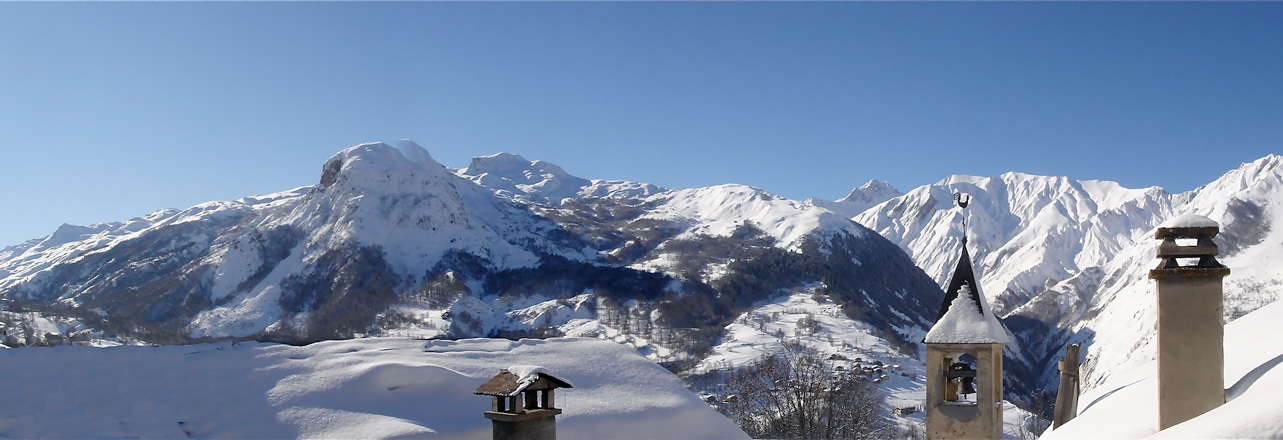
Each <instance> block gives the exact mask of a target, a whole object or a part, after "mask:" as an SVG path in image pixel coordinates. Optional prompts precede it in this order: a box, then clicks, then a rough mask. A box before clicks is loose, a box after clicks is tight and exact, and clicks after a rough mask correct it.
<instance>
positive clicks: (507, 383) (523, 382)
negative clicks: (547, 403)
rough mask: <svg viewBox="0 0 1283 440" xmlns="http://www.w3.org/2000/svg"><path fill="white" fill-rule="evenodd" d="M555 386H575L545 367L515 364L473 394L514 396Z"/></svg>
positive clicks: (501, 371)
mask: <svg viewBox="0 0 1283 440" xmlns="http://www.w3.org/2000/svg"><path fill="white" fill-rule="evenodd" d="M554 388H574V385H571V384H570V381H568V380H566V379H562V378H560V377H557V376H554V375H552V374H551V373H548V372H547V371H546V370H544V368H543V367H539V366H534V365H513V366H511V367H508V368H507V369H504V370H499V374H496V375H495V376H494V377H492V378H490V380H489V381H486V383H483V384H481V386H480V387H477V390H476V391H473V392H472V393H473V394H477V395H486V396H496V397H512V396H516V395H518V394H521V392H522V391H527V390H530V391H536V390H545V389H554Z"/></svg>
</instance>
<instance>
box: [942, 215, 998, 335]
mask: <svg viewBox="0 0 1283 440" xmlns="http://www.w3.org/2000/svg"><path fill="white" fill-rule="evenodd" d="M963 285H967V286H971V288H970V289H968V290H970V292H969V293H970V295H971V300H972V301H974V302H975V303H976V310H979V311H980V313H981V314H984V310H985V309H986V308H987V307H983V306H982V305H981V301H984V300H983V299H981V298H980V283H978V282H977V281H976V273H975V271H974V270H972V269H971V254H970V253H968V252H967V241H966V236H963V240H962V255H960V256H958V264H957V266H954V268H953V276H951V277H949V286H948V287H946V288H945V290H944V302H943V303H940V313H936V321H937V322H939V321H940V318H942V317H944V313H945V312H947V311H949V305H950V304H953V300H954V299H955V298H957V297H958V292H959V291H961V290H962V286H963Z"/></svg>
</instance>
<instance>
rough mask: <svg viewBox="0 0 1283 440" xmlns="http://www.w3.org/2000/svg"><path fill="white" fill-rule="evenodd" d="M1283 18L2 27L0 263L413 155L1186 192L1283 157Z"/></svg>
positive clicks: (298, 19) (757, 14)
mask: <svg viewBox="0 0 1283 440" xmlns="http://www.w3.org/2000/svg"><path fill="white" fill-rule="evenodd" d="M1280 23H1283V3H1264V4H1261V3H1194V4H1190V3H1148V2H1146V3H1105V4H1095V3H1050V4H1048V3H1015V4H1013V3H980V4H973V3H930V4H917V3H800V4H799V3H720V2H719V3H694V4H691V3H666V2H665V3H499V4H495V3H293V2H291V3H242V2H233V3H17V4H14V3H5V4H0V147H2V148H3V152H4V159H3V160H2V161H0V188H2V191H0V211H2V212H3V215H0V246H3V245H9V244H16V243H18V242H20V241H22V240H25V239H28V238H34V237H39V236H44V235H47V234H48V233H50V232H52V231H53V229H55V228H56V227H57V226H58V225H59V224H61V223H72V224H88V223H94V222H103V221H118V220H125V219H128V218H131V217H135V216H140V215H143V214H146V213H148V212H151V211H154V210H157V209H161V208H167V207H174V208H184V207H187V206H191V205H193V204H196V203H200V202H203V201H209V200H227V199H235V198H239V197H242V196H247V195H253V194H263V193H269V192H275V191H279V190H285V189H289V188H293V187H297V186H303V185H310V184H313V183H315V182H316V181H317V180H318V178H319V175H320V169H321V165H322V163H323V162H324V161H325V159H326V158H328V157H329V156H330V155H331V154H333V153H335V152H337V151H339V150H341V149H343V148H346V147H349V146H352V145H355V144H358V143H362V142H367V141H377V140H390V139H401V138H409V139H414V140H415V141H417V142H418V143H419V144H421V145H423V146H424V147H426V148H427V149H428V150H429V151H430V152H431V153H432V155H433V156H434V157H435V158H436V159H437V160H438V161H439V162H441V163H443V164H445V165H447V166H451V167H464V166H466V165H467V163H468V160H469V159H470V158H471V157H474V156H480V155H486V154H491V153H495V152H500V151H507V152H513V153H517V154H521V155H523V156H525V157H526V158H528V159H532V160H533V159H540V160H546V161H549V162H553V163H556V164H559V165H561V166H562V167H564V168H565V169H566V170H567V171H569V172H570V173H572V174H575V175H578V176H581V177H586V178H609V179H627V180H636V181H643V182H650V183H655V184H658V185H662V186H667V187H696V186H707V185H715V184H721V183H728V182H734V183H742V184H748V185H753V186H756V187H759V188H763V189H765V190H768V191H771V192H774V193H777V194H780V195H783V196H786V197H790V198H797V199H804V198H807V197H821V198H827V199H836V198H839V197H842V196H843V195H845V193H846V192H847V191H849V190H850V189H851V188H852V187H855V186H858V185H860V184H861V183H863V182H864V181H866V180H868V179H872V178H877V179H883V180H887V181H889V182H891V183H892V184H893V185H895V186H897V187H899V188H901V189H903V190H907V189H911V188H913V187H915V186H918V185H923V184H927V183H931V182H934V181H937V180H939V179H941V178H943V177H945V176H947V175H950V174H976V175H996V174H999V173H1002V172H1005V171H1022V172H1028V173H1034V174H1048V175H1066V176H1070V177H1072V178H1076V179H1104V180H1114V181H1118V182H1120V183H1122V184H1123V185H1125V186H1129V187H1147V186H1153V185H1158V186H1163V187H1165V188H1167V189H1168V190H1170V191H1186V190H1190V189H1193V188H1194V187H1196V186H1198V185H1201V184H1203V183H1207V182H1209V181H1211V180H1213V179H1215V178H1216V177H1217V176H1219V175H1220V174H1221V173H1223V172H1225V171H1228V170H1230V169H1232V168H1234V167H1236V166H1238V164H1240V163H1242V162H1246V161H1251V160H1254V159H1257V158H1259V157H1261V156H1264V155H1266V154H1269V153H1276V152H1280V151H1283V148H1281V147H1283V25H1280Z"/></svg>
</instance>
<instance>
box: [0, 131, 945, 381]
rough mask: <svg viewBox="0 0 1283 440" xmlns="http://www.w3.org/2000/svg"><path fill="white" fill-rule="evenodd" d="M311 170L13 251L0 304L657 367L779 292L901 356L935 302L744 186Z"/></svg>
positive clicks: (148, 324)
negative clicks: (539, 345) (614, 350)
mask: <svg viewBox="0 0 1283 440" xmlns="http://www.w3.org/2000/svg"><path fill="white" fill-rule="evenodd" d="M321 168H322V170H321V176H320V179H319V183H318V184H316V185H313V186H310V187H304V188H299V189H297V190H293V191H289V192H286V193H281V194H275V195H269V196H262V197H252V198H246V199H242V200H238V201H232V202H210V203H205V204H201V205H198V206H196V207H192V208H189V209H187V210H183V211H164V212H161V213H157V214H153V215H152V216H149V217H147V218H145V219H142V220H138V221H134V222H132V223H128V224H119V225H117V224H112V225H101V226H95V227H94V228H90V229H84V228H76V227H70V226H69V227H66V228H64V230H62V231H59V233H58V234H55V235H54V236H52V237H50V238H47V239H45V240H43V241H33V242H28V243H24V244H23V245H20V246H17V247H12V248H9V249H7V250H6V251H5V252H6V254H4V255H5V258H4V259H0V268H3V270H5V271H6V272H5V273H4V276H3V277H0V286H3V289H2V290H0V297H2V298H4V299H5V300H6V301H7V302H8V303H9V305H10V307H11V309H13V310H19V309H21V310H25V311H32V312H39V313H45V314H50V315H52V316H63V317H66V318H67V319H74V320H75V322H79V323H83V325H85V326H88V327H92V328H95V329H97V330H99V331H102V332H103V333H105V334H106V335H108V336H112V335H115V336H122V337H132V338H138V339H142V340H144V341H148V342H162V343H172V342H190V341H193V340H204V339H210V338H213V339H218V338H255V339H268V340H277V341H287V342H306V341H314V340H318V339H328V338H347V337H356V336H365V335H411V336H418V337H451V338H461V337H472V336H504V337H520V336H553V335H557V334H563V333H574V334H590V333H593V332H598V333H603V332H606V331H607V330H609V331H615V330H622V331H623V332H624V333H627V334H634V335H637V336H641V337H642V338H643V339H647V340H649V339H654V341H653V342H647V343H645V344H638V345H639V348H642V347H641V345H651V346H652V349H644V348H643V351H645V352H647V353H648V354H649V355H651V357H652V359H653V360H656V361H665V362H670V361H671V362H677V361H682V362H692V361H693V360H697V359H698V358H699V357H700V356H702V355H703V353H705V352H706V351H707V349H708V347H710V346H711V345H713V344H715V343H716V341H717V340H718V338H720V337H721V335H722V334H723V332H724V331H725V328H726V326H727V325H729V324H730V321H731V320H733V319H734V318H735V317H736V316H737V315H738V314H739V313H740V312H741V311H743V310H745V309H746V308H749V307H751V306H752V304H754V303H757V302H759V301H762V300H765V299H768V298H772V297H775V296H778V295H781V294H784V293H786V292H789V291H790V290H791V289H797V288H803V287H806V288H816V289H818V290H817V292H818V294H821V295H827V296H829V297H831V298H832V300H833V301H834V302H835V303H837V304H839V305H841V306H842V307H843V310H844V311H845V313H846V314H847V315H848V316H849V317H853V318H855V319H858V320H860V321H862V322H864V323H866V324H867V325H869V326H871V327H872V328H873V329H874V330H875V331H877V332H880V333H881V334H884V335H885V336H884V337H886V338H889V339H891V340H893V342H895V343H897V344H899V345H900V347H901V348H903V349H906V350H908V349H911V348H912V344H911V343H906V342H905V341H904V338H903V336H904V335H909V334H913V333H914V332H916V331H920V330H921V329H922V328H924V326H925V325H926V324H927V323H928V321H927V319H926V317H925V313H919V310H929V309H932V308H933V307H935V305H934V302H938V296H939V292H938V289H937V288H936V287H935V286H933V285H932V284H931V282H930V280H929V278H927V277H926V275H925V274H924V273H922V271H921V270H919V269H917V268H916V267H915V266H913V263H912V261H911V260H909V259H908V258H907V256H906V255H904V253H903V252H901V251H900V250H899V249H898V248H896V247H895V246H894V245H893V244H891V243H890V242H888V241H886V240H885V239H883V238H882V237H880V236H878V235H876V234H872V233H870V231H868V230H867V229H865V228H863V227H862V226H859V225H858V224H856V223H853V222H851V221H850V220H848V219H846V218H845V217H843V216H842V215H838V214H835V213H833V212H832V211H830V210H827V209H824V208H822V207H818V206H815V205H813V204H811V203H807V202H797V201H792V200H787V199H783V198H780V197H778V196H775V195H772V194H769V193H767V192H765V191H761V190H759V189H755V188H750V187H745V186H740V185H722V186H716V187H709V188H695V189H683V190H662V189H660V188H657V187H654V186H652V185H646V184H639V183H633V182H622V181H607V180H591V181H590V180H587V179H580V178H577V177H574V176H571V175H569V174H568V173H566V172H565V171H564V170H561V168H560V167H557V166H556V165H553V164H548V163H545V162H540V161H527V160H525V159H524V158H521V157H519V156H515V155H505V154H500V155H495V156H488V157H483V158H478V159H476V160H474V161H473V163H472V164H471V166H469V168H467V169H464V170H450V169H448V168H446V167H444V166H442V165H441V164H439V163H437V162H435V161H434V160H433V159H432V157H431V156H430V155H429V154H428V152H427V151H426V150H424V149H422V148H421V147H419V146H417V145H414V144H413V143H412V142H408V141H400V142H391V143H371V144H362V145H358V146H355V147H352V148H349V149H346V150H343V151H341V152H339V153H337V154H335V155H334V156H333V157H331V158H330V159H329V160H327V161H326V162H325V163H324V165H323V166H322V167H321ZM95 228H96V229H95ZM621 317H622V318H621ZM624 318H626V319H624ZM60 322H61V321H60ZM69 322H70V321H69ZM614 327H618V328H614ZM594 328H597V329H601V330H600V331H599V330H592V329H594ZM647 350H649V351H647Z"/></svg>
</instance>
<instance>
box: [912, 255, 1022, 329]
mask: <svg viewBox="0 0 1283 440" xmlns="http://www.w3.org/2000/svg"><path fill="white" fill-rule="evenodd" d="M976 278H977V277H976V274H975V271H974V270H973V269H972V268H971V254H969V253H968V252H967V248H966V246H963V248H962V255H960V256H959V257H958V264H957V265H956V266H955V267H954V269H953V276H952V277H950V278H949V285H948V289H947V290H946V291H945V296H944V301H943V302H942V303H941V304H940V312H939V313H938V314H936V322H935V325H933V326H931V330H929V331H928V332H927V337H926V339H924V340H923V342H926V343H928V344H989V343H1000V344H1005V343H1008V342H1011V340H1010V338H1008V337H1007V331H1006V329H1004V328H1003V327H1002V324H1001V323H999V322H998V318H997V317H996V316H994V314H993V312H991V311H990V310H989V303H988V302H987V301H985V299H984V295H983V294H981V292H980V283H978V282H976Z"/></svg>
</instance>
